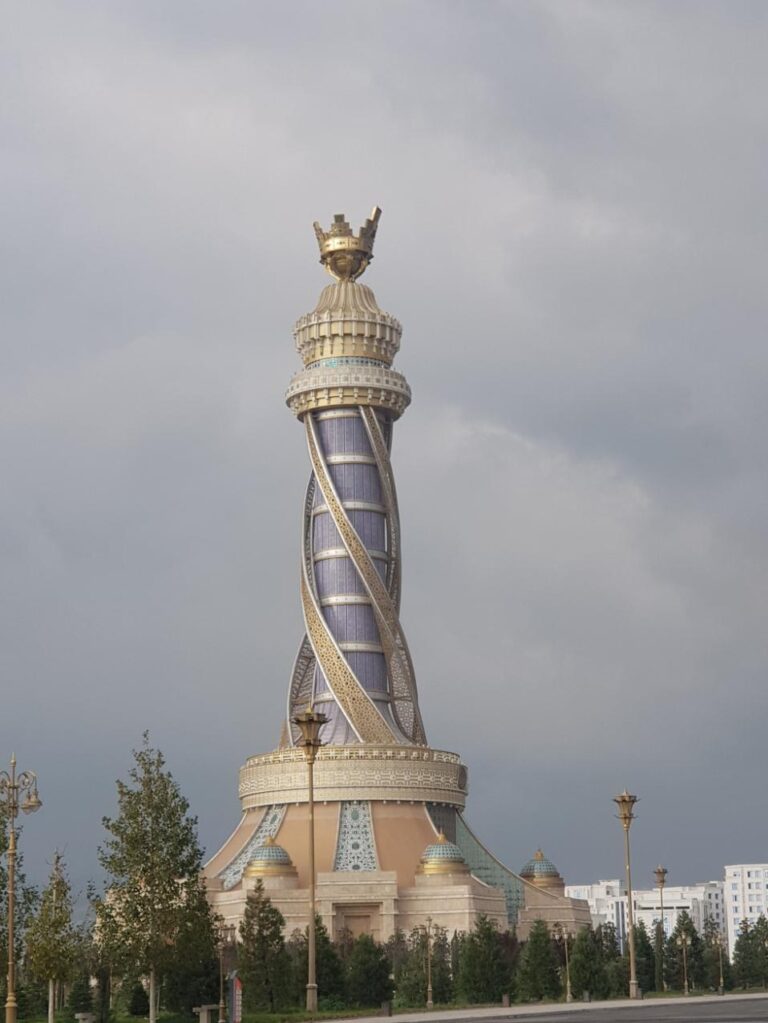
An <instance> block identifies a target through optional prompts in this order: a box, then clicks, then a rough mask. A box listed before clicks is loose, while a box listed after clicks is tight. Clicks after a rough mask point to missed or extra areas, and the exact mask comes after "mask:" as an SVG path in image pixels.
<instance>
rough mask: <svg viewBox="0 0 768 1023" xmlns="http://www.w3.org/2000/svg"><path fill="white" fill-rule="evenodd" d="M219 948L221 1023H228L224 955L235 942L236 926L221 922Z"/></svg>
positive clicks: (218, 931)
mask: <svg viewBox="0 0 768 1023" xmlns="http://www.w3.org/2000/svg"><path fill="white" fill-rule="evenodd" d="M216 937H217V938H218V946H219V1023H227V1001H226V999H225V997H224V953H225V952H226V950H227V949H228V948H229V947H230V946H231V945H232V944H233V942H234V941H235V925H234V924H225V923H224V922H223V921H222V920H220V921H219V924H218V927H217V929H216Z"/></svg>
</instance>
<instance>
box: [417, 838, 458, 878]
mask: <svg viewBox="0 0 768 1023" xmlns="http://www.w3.org/2000/svg"><path fill="white" fill-rule="evenodd" d="M468 869H469V868H468V867H467V865H466V863H465V862H464V854H463V853H462V851H461V849H459V847H458V846H457V845H454V843H453V842H449V841H448V839H447V838H446V837H445V835H444V834H443V833H442V831H441V832H440V834H439V836H438V839H437V841H436V842H432V843H431V844H430V845H428V846H427V848H426V849H425V850H424V855H423V856H422V857H421V864H420V866H419V872H420V873H422V874H451V873H453V874H455V873H466V872H467V871H468Z"/></svg>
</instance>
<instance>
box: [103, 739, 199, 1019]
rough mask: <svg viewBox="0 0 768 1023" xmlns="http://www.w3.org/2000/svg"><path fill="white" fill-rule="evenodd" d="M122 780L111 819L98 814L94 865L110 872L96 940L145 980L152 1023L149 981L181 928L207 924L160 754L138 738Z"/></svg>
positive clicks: (173, 788)
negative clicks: (101, 839) (101, 832)
mask: <svg viewBox="0 0 768 1023" xmlns="http://www.w3.org/2000/svg"><path fill="white" fill-rule="evenodd" d="M133 757H134V761H135V764H134V766H133V767H132V769H131V771H130V774H129V777H130V782H129V783H125V782H122V781H118V782H117V800H118V815H117V817H115V818H109V817H104V818H103V824H104V827H105V828H106V830H107V832H108V834H109V837H108V838H107V840H106V842H105V843H104V845H103V846H102V847H100V849H99V860H100V862H101V865H102V867H104V869H105V870H106V871H107V873H108V874H109V875H110V879H109V881H108V884H107V889H106V892H105V894H104V896H103V897H102V898H101V899H98V900H97V901H96V913H97V921H98V933H99V939H100V941H101V942H103V944H104V946H105V948H106V949H107V950H108V952H109V953H110V954H111V956H112V958H113V960H114V961H115V963H116V964H119V965H121V966H122V968H123V969H125V970H126V972H128V973H132V974H133V975H134V976H137V975H141V974H148V975H149V1019H150V1023H155V1021H156V1019H157V1008H158V1005H157V1001H158V999H157V979H158V976H159V975H160V974H161V973H162V972H163V970H164V969H166V968H167V967H168V966H169V964H170V963H172V962H173V959H174V954H175V949H176V945H177V941H178V940H179V936H180V934H182V932H184V931H185V930H187V929H190V928H191V929H194V928H196V927H198V926H203V927H207V926H209V923H208V921H209V920H210V910H209V909H208V904H207V901H206V899H205V894H204V888H203V884H204V882H203V880H202V874H201V868H202V850H201V849H200V846H199V844H198V840H197V818H196V817H192V816H190V814H189V803H188V802H187V800H186V799H185V798H184V797H183V796H182V794H181V792H180V790H179V787H178V785H177V783H176V781H175V780H174V778H173V776H172V775H171V773H170V772H169V771H167V770H165V758H164V757H163V754H162V753H161V752H160V751H159V750H156V749H153V748H152V747H151V746H150V745H149V734H148V733H147V732H145V733H144V736H143V744H142V747H141V749H140V750H134V751H133Z"/></svg>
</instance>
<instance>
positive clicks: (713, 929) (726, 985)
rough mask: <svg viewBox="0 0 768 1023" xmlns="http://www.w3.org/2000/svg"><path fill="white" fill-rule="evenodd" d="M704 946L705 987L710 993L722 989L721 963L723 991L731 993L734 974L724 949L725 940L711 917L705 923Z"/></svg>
mask: <svg viewBox="0 0 768 1023" xmlns="http://www.w3.org/2000/svg"><path fill="white" fill-rule="evenodd" d="M702 941H703V944H704V949H703V955H704V986H705V987H707V988H708V989H709V990H710V991H717V989H718V988H719V987H720V963H721V961H722V964H723V989H724V990H725V991H730V989H731V988H732V987H733V973H732V970H731V963H730V960H729V958H728V954H727V952H726V950H725V948H724V947H723V945H724V943H723V939H722V935H721V934H720V930H719V928H718V926H717V924H716V923H715V921H714V919H713V918H712V917H711V916H708V917H707V918H706V920H705V921H704V930H703V932H702Z"/></svg>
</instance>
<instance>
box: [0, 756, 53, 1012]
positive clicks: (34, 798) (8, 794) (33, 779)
mask: <svg viewBox="0 0 768 1023" xmlns="http://www.w3.org/2000/svg"><path fill="white" fill-rule="evenodd" d="M22 796H23V797H24V800H23V802H20V800H21V798H22ZM0 803H2V804H4V805H5V812H6V816H7V818H8V996H7V998H6V1001H5V1023H16V1010H17V1006H16V958H15V955H14V948H13V942H14V935H13V924H14V919H13V918H14V914H15V896H16V891H15V885H16V817H17V816H18V813H19V810H21V812H22V813H34V812H35V811H36V810H39V809H40V807H41V806H42V805H43V804H42V803H41V801H40V797H39V796H38V794H37V775H36V774H35V772H34V771H22V772H21V774H19V775H17V774H16V755H15V754H12V755H11V770H10V771H0Z"/></svg>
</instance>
